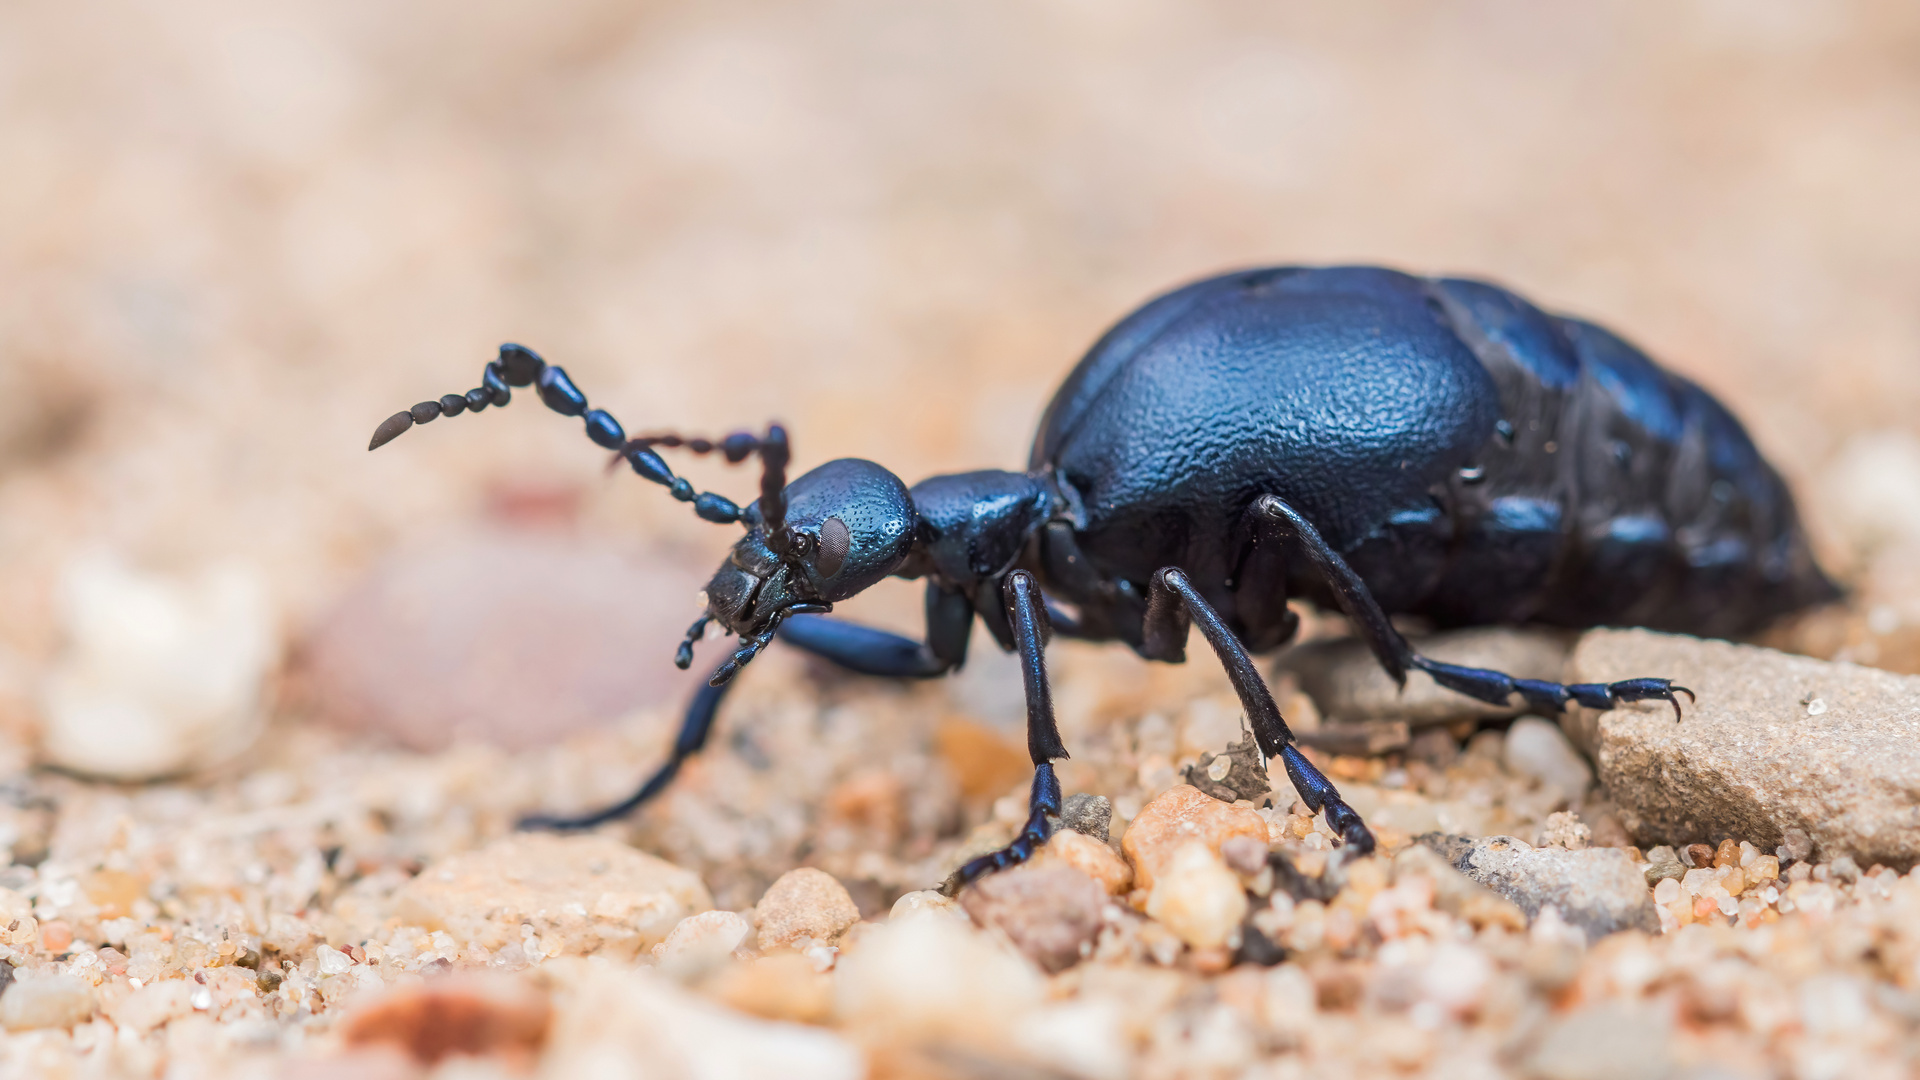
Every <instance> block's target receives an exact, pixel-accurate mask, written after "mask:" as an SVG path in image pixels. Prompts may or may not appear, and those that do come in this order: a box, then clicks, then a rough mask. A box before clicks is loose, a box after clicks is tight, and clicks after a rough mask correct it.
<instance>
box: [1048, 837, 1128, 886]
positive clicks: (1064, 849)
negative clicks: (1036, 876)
mask: <svg viewBox="0 0 1920 1080" xmlns="http://www.w3.org/2000/svg"><path fill="white" fill-rule="evenodd" d="M1033 862H1034V865H1045V864H1047V863H1051V862H1059V863H1063V864H1065V865H1067V866H1071V867H1073V868H1074V869H1076V870H1078V871H1080V872H1081V873H1083V874H1085V875H1087V876H1088V877H1090V878H1092V879H1093V880H1095V881H1097V882H1099V883H1100V887H1101V888H1102V889H1105V890H1106V891H1107V894H1108V895H1109V896H1119V895H1120V894H1122V893H1124V892H1126V891H1127V889H1128V888H1129V887H1131V886H1132V885H1133V867H1131V866H1128V865H1127V862H1126V860H1125V859H1122V858H1121V857H1120V856H1118V855H1116V854H1114V853H1113V849H1112V848H1110V847H1108V846H1107V845H1106V844H1105V843H1104V842H1102V841H1100V840H1097V839H1095V838H1094V837H1093V836H1091V835H1088V834H1086V833H1080V832H1072V831H1063V832H1056V833H1054V834H1053V837H1052V838H1051V839H1049V840H1048V841H1047V843H1046V845H1045V846H1044V847H1042V848H1041V849H1040V850H1039V852H1038V853H1036V854H1035V856H1034V859H1033Z"/></svg>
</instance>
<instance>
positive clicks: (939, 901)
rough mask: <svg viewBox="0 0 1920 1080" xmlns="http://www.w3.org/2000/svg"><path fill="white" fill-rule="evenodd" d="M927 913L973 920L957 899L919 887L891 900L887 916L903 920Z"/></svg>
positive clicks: (965, 920) (937, 891)
mask: <svg viewBox="0 0 1920 1080" xmlns="http://www.w3.org/2000/svg"><path fill="white" fill-rule="evenodd" d="M928 915H933V916H937V917H940V918H945V919H957V920H959V921H960V922H963V923H964V922H972V921H973V920H972V919H970V918H968V916H967V913H966V911H965V910H964V909H962V908H961V907H960V902H959V901H958V900H955V899H954V898H953V897H951V896H947V895H945V894H943V893H941V892H940V891H939V890H937V889H921V890H920V891H918V892H910V893H905V894H903V895H902V896H901V897H900V899H898V900H895V901H894V902H893V910H892V911H889V912H888V913H887V918H888V920H890V921H893V922H903V921H905V920H907V919H918V918H922V917H924V916H928Z"/></svg>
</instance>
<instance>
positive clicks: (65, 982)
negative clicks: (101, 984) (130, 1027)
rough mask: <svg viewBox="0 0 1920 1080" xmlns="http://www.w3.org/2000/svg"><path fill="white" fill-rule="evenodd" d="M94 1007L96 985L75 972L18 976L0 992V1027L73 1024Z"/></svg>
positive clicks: (14, 1029)
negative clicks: (94, 987)
mask: <svg viewBox="0 0 1920 1080" xmlns="http://www.w3.org/2000/svg"><path fill="white" fill-rule="evenodd" d="M93 1008H94V1001H93V987H92V986H90V985H88V984H87V983H86V982H85V981H84V980H82V979H78V978H75V977H74V976H72V975H40V976H37V977H35V978H32V979H18V980H16V981H15V982H14V983H13V985H11V986H9V987H7V992H6V993H5V994H0V1027H5V1028H6V1029H7V1030H8V1031H31V1030H33V1029H35V1028H70V1027H72V1026H74V1025H75V1024H79V1023H82V1022H84V1021H85V1020H86V1019H87V1018H88V1017H90V1016H92V1015H93Z"/></svg>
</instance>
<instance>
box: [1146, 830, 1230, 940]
mask: <svg viewBox="0 0 1920 1080" xmlns="http://www.w3.org/2000/svg"><path fill="white" fill-rule="evenodd" d="M1247 910H1248V902H1247V893H1246V889H1245V887H1244V886H1242V885H1241V884H1240V878H1239V876H1238V875H1237V874H1235V873H1234V872H1233V871H1232V870H1230V869H1228V867H1227V864H1226V863H1225V862H1224V861H1222V860H1221V858H1220V855H1219V853H1218V852H1216V851H1215V850H1213V849H1212V848H1210V847H1208V846H1207V845H1206V844H1205V843H1201V842H1198V841H1189V842H1188V843H1187V844H1186V845H1185V846H1183V847H1181V848H1180V849H1179V850H1178V851H1177V852H1175V853H1174V856H1173V858H1172V859H1171V860H1170V861H1169V862H1168V863H1167V865H1166V867H1165V869H1164V871H1163V872H1162V874H1161V876H1160V877H1159V878H1157V879H1156V880H1155V881H1154V884H1153V890H1152V892H1151V893H1150V894H1149V895H1148V897H1147V915H1148V916H1149V917H1150V918H1153V919H1156V920H1158V921H1159V922H1160V924H1161V925H1163V926H1165V927H1166V928H1167V929H1169V930H1171V931H1173V933H1174V934H1175V935H1176V936H1177V937H1179V938H1180V940H1182V941H1184V942H1186V943H1187V944H1188V945H1191V946H1192V947H1194V948H1195V949H1210V948H1223V947H1224V948H1231V947H1233V946H1234V945H1237V944H1239V940H1238V935H1239V930H1240V923H1241V922H1242V921H1243V920H1245V919H1246V917H1247Z"/></svg>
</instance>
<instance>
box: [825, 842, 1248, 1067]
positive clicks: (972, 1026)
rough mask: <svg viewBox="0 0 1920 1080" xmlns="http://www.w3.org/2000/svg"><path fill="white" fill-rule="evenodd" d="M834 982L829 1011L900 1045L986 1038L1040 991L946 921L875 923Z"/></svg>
mask: <svg viewBox="0 0 1920 1080" xmlns="http://www.w3.org/2000/svg"><path fill="white" fill-rule="evenodd" d="M1223 869H1224V868H1223ZM835 983H836V986H835V991H836V995H837V1007H836V1010H835V1011H836V1013H837V1014H838V1015H839V1016H840V1017H842V1018H843V1019H844V1021H845V1022H846V1023H847V1025H848V1026H850V1027H852V1028H855V1029H861V1030H866V1031H870V1032H873V1033H876V1034H878V1035H884V1037H886V1038H888V1039H895V1040H899V1041H902V1042H912V1041H915V1040H921V1039H941V1038H948V1039H961V1040H966V1041H967V1042H969V1043H977V1042H979V1041H981V1040H983V1039H987V1040H991V1039H993V1038H997V1037H1000V1036H1002V1035H1004V1034H1005V1033H1006V1032H1008V1031H1009V1030H1010V1029H1011V1028H1012V1027H1013V1026H1014V1025H1015V1024H1016V1023H1017V1022H1018V1021H1019V1020H1020V1019H1021V1018H1022V1017H1024V1016H1026V1015H1028V1014H1029V1013H1030V1012H1031V1010H1032V1009H1033V1008H1034V1007H1035V1006H1037V1005H1038V1004H1039V1003H1040V1001H1041V999H1042V996H1043V990H1042V983H1041V979H1040V974H1039V972H1038V970H1037V969H1035V968H1034V967H1033V966H1032V965H1030V964H1028V963H1027V962H1026V961H1025V960H1024V959H1022V958H1021V957H1019V956H1017V955H1015V954H1014V953H1012V952H1010V951H1008V950H1007V949H1004V948H1002V947H1000V946H999V945H998V944H997V943H996V942H995V941H994V940H993V939H992V938H990V937H988V936H987V935H986V934H984V933H981V932H980V931H977V930H975V929H973V928H972V927H971V926H970V925H967V924H963V923H960V922H958V921H955V920H950V919H907V920H905V921H902V922H897V923H896V922H888V923H883V924H881V925H880V926H877V927H875V928H874V929H873V931H872V932H871V933H868V934H865V935H864V936H862V938H861V939H860V947H859V948H858V949H855V950H853V951H852V952H850V953H849V954H848V955H847V956H846V957H845V958H844V959H842V960H841V962H840V964H839V969H838V973H837V976H836V978H835Z"/></svg>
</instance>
